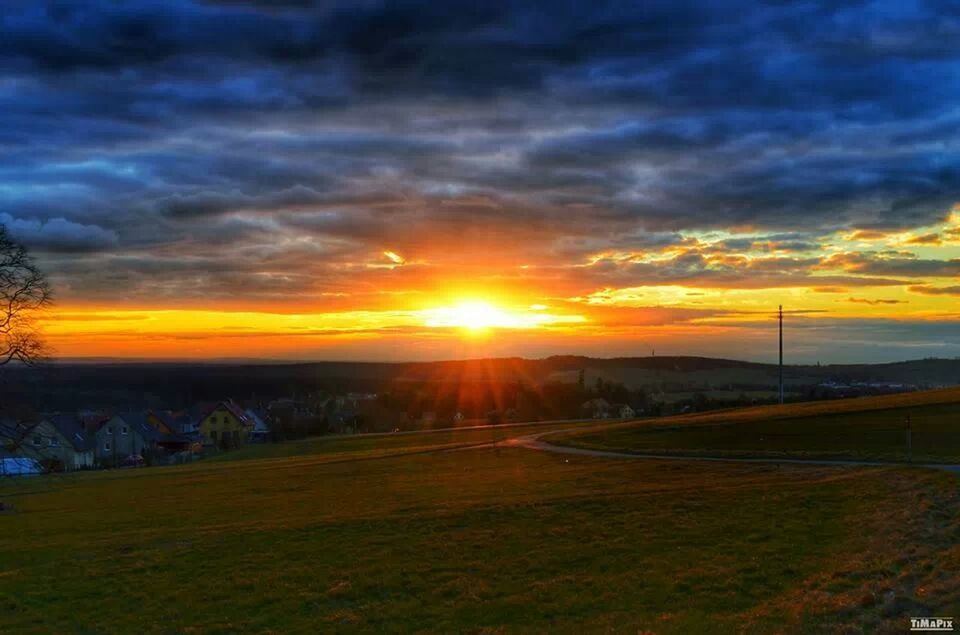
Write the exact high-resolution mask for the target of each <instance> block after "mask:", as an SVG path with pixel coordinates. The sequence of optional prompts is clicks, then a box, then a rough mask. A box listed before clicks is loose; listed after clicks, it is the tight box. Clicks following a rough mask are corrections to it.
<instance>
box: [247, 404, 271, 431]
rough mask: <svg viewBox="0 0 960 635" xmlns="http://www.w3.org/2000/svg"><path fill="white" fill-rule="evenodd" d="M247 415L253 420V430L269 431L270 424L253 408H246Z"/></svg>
mask: <svg viewBox="0 0 960 635" xmlns="http://www.w3.org/2000/svg"><path fill="white" fill-rule="evenodd" d="M246 413H247V416H248V417H249V418H250V420H251V421H253V431H254V432H270V426H268V425H267V423H266V422H265V421H264V420H263V417H261V416H260V414H259V413H258V412H257V411H256V410H254V409H253V408H247V410H246Z"/></svg>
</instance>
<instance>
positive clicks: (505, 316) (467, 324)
mask: <svg viewBox="0 0 960 635" xmlns="http://www.w3.org/2000/svg"><path fill="white" fill-rule="evenodd" d="M428 313H429V314H430V315H429V317H428V318H427V320H426V324H427V326H438V327H453V328H462V329H466V330H468V331H472V332H479V331H485V330H487V329H490V328H522V327H524V326H525V324H524V320H523V319H522V318H521V316H516V315H511V314H509V313H508V312H506V311H504V310H503V309H501V308H499V307H496V306H494V305H492V304H490V303H489V302H485V301H483V300H469V301H464V302H460V303H459V304H457V305H455V306H452V307H445V308H439V309H432V310H430V311H429V312H428ZM532 325H533V324H527V325H526V326H532Z"/></svg>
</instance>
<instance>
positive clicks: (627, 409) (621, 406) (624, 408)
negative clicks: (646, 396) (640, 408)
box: [611, 403, 637, 419]
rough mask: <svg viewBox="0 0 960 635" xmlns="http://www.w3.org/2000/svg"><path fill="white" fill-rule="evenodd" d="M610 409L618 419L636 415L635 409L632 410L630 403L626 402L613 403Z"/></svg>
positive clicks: (630, 417) (631, 417)
mask: <svg viewBox="0 0 960 635" xmlns="http://www.w3.org/2000/svg"><path fill="white" fill-rule="evenodd" d="M611 410H612V411H613V412H614V413H615V416H616V417H618V418H620V419H633V418H634V417H636V416H637V412H636V410H634V409H633V408H632V407H631V406H630V404H626V403H618V404H614V405H613V406H612V407H611Z"/></svg>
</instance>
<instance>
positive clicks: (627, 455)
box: [490, 428, 960, 473]
mask: <svg viewBox="0 0 960 635" xmlns="http://www.w3.org/2000/svg"><path fill="white" fill-rule="evenodd" d="M576 430H577V428H568V429H566V430H550V431H547V432H538V433H535V434H527V435H523V436H519V437H513V438H511V439H506V440H504V441H499V442H497V443H492V444H490V445H491V446H495V445H497V446H501V447H520V448H526V449H528V450H539V451H541V452H555V453H559V454H574V455H577V456H593V457H598V458H613V459H641V460H654V461H712V462H717V463H766V464H791V465H827V466H833V467H851V466H852V467H892V466H899V467H922V468H926V469H931V470H941V471H945V472H954V473H960V464H953V463H894V462H884V461H857V460H845V459H788V458H777V457H767V458H764V457H730V456H690V455H678V454H640V453H633V452H617V451H614V450H591V449H589V448H578V447H574V446H566V445H554V444H552V443H547V442H546V441H543V440H541V437H543V436H546V435H548V434H557V433H561V432H575V431H576Z"/></svg>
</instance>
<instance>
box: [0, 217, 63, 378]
mask: <svg viewBox="0 0 960 635" xmlns="http://www.w3.org/2000/svg"><path fill="white" fill-rule="evenodd" d="M50 301H51V295H50V285H49V284H48V283H47V279H46V277H45V276H44V275H43V272H42V271H40V270H39V269H38V268H37V266H36V265H35V264H34V262H33V258H31V257H30V254H29V253H28V252H27V249H26V248H25V247H24V246H23V245H21V244H20V243H18V242H17V241H16V240H14V239H13V238H11V237H10V235H9V234H8V233H7V230H6V228H5V227H4V226H2V225H0V366H4V365H6V364H9V363H10V362H12V361H19V362H23V363H24V364H31V365H32V364H36V363H38V362H40V361H41V360H43V359H44V358H45V353H46V347H45V345H44V342H43V338H42V337H41V336H40V333H39V331H38V330H37V328H36V324H35V321H36V316H37V313H38V312H39V311H40V310H41V309H42V308H43V307H45V306H46V305H48V304H49V303H50Z"/></svg>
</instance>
